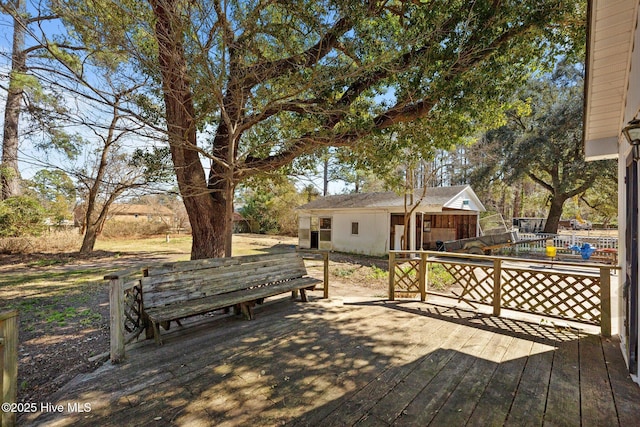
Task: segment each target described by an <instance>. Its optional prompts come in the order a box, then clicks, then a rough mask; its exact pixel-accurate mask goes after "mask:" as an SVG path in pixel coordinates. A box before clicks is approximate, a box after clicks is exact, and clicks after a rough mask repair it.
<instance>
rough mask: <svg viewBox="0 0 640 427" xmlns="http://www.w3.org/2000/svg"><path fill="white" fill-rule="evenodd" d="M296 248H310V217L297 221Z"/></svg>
mask: <svg viewBox="0 0 640 427" xmlns="http://www.w3.org/2000/svg"><path fill="white" fill-rule="evenodd" d="M298 246H299V247H300V249H309V248H311V217H310V216H301V217H300V218H299V219H298Z"/></svg>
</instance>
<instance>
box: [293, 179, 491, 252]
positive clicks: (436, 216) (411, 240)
mask: <svg viewBox="0 0 640 427" xmlns="http://www.w3.org/2000/svg"><path fill="white" fill-rule="evenodd" d="M411 199H413V202H412V200H411ZM414 208H415V209H414ZM484 211H485V208H484V206H483V205H482V203H481V202H480V200H479V199H478V196H477V195H476V193H475V192H474V191H473V190H472V189H471V187H470V186H468V185H463V186H454V187H435V188H428V189H426V191H424V190H423V189H418V190H415V192H414V194H413V198H411V197H410V196H404V195H399V194H398V193H395V192H383V193H358V194H340V195H335V196H327V197H320V198H318V199H316V200H314V201H312V202H310V203H307V204H306V205H303V206H300V207H299V208H298V214H299V215H298V218H299V227H298V237H299V247H300V248H301V249H321V250H335V251H340V252H349V253H358V254H365V255H376V256H382V255H385V254H386V253H387V252H388V251H389V250H397V249H409V250H416V249H436V247H437V242H439V241H447V240H457V239H465V238H468V237H476V236H478V235H479V234H480V225H479V219H480V217H479V215H480V212H484ZM405 216H406V217H407V218H408V219H409V221H408V223H407V226H408V228H409V232H408V233H405V232H404V231H405ZM405 234H406V236H407V240H408V242H406V244H405V241H404V240H405Z"/></svg>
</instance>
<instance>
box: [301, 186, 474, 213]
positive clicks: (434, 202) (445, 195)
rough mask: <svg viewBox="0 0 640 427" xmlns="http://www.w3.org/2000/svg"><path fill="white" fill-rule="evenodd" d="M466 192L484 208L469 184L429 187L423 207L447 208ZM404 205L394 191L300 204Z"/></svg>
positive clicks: (318, 207)
mask: <svg viewBox="0 0 640 427" xmlns="http://www.w3.org/2000/svg"><path fill="white" fill-rule="evenodd" d="M463 192H466V194H467V195H468V197H470V198H473V201H474V203H475V204H476V205H477V206H480V207H481V208H482V209H481V210H484V206H482V203H481V202H480V200H479V199H478V197H477V196H476V194H475V192H474V191H473V190H472V189H471V187H470V186H468V185H458V186H453V187H431V188H428V189H427V193H426V197H425V198H424V200H422V202H421V203H420V206H423V207H434V208H439V209H442V208H447V207H452V208H455V207H454V206H448V205H449V204H451V203H452V202H453V201H454V200H455V199H456V197H457V196H459V195H460V194H461V193H463ZM421 195H422V189H418V190H416V191H415V197H416V198H419V197H420V196H421ZM403 206H404V196H403V195H399V194H398V193H396V192H393V191H387V192H380V193H355V194H338V195H335V196H326V197H320V198H318V199H316V200H314V201H312V202H309V203H307V204H306V205H303V206H300V207H299V208H298V209H300V210H335V209H377V208H399V207H403Z"/></svg>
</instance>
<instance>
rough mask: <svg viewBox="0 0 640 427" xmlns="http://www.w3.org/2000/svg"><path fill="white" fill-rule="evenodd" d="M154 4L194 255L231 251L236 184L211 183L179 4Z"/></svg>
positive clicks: (171, 128) (176, 164) (157, 0)
mask: <svg viewBox="0 0 640 427" xmlns="http://www.w3.org/2000/svg"><path fill="white" fill-rule="evenodd" d="M150 4H151V6H152V8H153V12H154V14H155V16H156V28H155V31H156V34H155V35H156V39H157V42H158V60H159V64H160V71H161V73H162V91H163V96H164V102H165V107H166V119H167V134H168V139H169V147H170V150H171V159H172V161H173V165H174V169H175V172H176V179H177V181H178V188H179V189H180V194H181V195H182V199H183V201H184V205H185V208H186V210H187V214H188V216H189V221H190V223H191V230H192V236H193V244H192V246H191V259H202V258H214V257H223V256H225V255H230V254H231V253H230V252H231V242H230V232H229V228H228V222H229V221H228V220H227V218H225V214H228V212H229V209H231V213H233V199H231V200H230V199H229V196H228V194H229V189H230V188H229V187H230V183H229V181H228V180H225V179H223V180H220V181H217V182H212V184H210V185H209V186H208V185H207V180H206V177H205V172H204V168H203V167H202V163H201V161H200V156H199V154H198V151H197V140H196V123H195V108H194V103H193V96H192V93H191V87H190V84H189V83H190V81H189V76H188V71H187V70H188V65H187V61H186V59H185V51H184V46H183V43H182V40H183V36H184V35H183V34H182V33H181V31H180V29H179V28H180V25H181V23H180V19H181V18H180V15H179V13H178V11H176V10H175V9H174V8H175V6H176V5H175V3H173V2H168V1H165V0H150ZM231 193H232V192H231ZM229 204H230V206H229ZM230 221H233V218H230ZM227 240H229V242H227Z"/></svg>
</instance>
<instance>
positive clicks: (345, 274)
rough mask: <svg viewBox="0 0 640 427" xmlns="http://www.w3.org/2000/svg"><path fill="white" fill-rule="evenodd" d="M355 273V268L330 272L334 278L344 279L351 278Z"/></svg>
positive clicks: (337, 269)
mask: <svg viewBox="0 0 640 427" xmlns="http://www.w3.org/2000/svg"><path fill="white" fill-rule="evenodd" d="M355 271H356V269H355V268H336V269H334V270H333V271H332V273H333V275H334V276H337V277H342V278H346V277H351V276H353V273H355Z"/></svg>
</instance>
